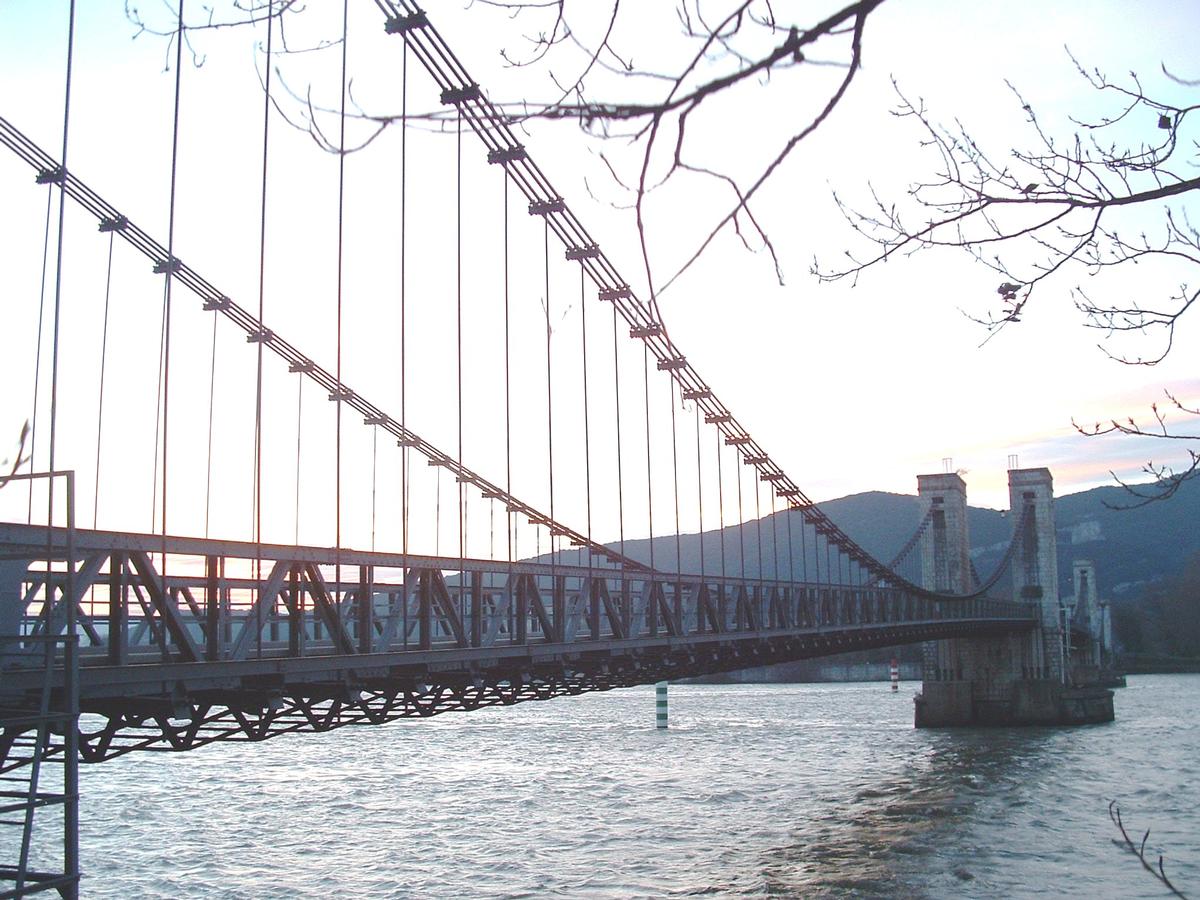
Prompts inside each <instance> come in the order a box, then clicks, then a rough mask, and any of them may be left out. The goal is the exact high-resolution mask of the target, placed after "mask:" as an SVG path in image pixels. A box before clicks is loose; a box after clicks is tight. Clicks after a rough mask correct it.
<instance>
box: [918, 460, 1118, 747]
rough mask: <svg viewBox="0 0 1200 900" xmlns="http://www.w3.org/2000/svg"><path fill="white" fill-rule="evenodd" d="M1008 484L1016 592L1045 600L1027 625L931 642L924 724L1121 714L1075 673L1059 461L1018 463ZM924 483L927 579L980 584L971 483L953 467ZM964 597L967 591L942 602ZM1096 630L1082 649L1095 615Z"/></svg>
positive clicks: (933, 584)
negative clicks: (1054, 467) (1064, 583)
mask: <svg viewBox="0 0 1200 900" xmlns="http://www.w3.org/2000/svg"><path fill="white" fill-rule="evenodd" d="M1008 485H1009V509H1010V510H1011V511H1010V513H1009V518H1010V520H1011V521H1012V526H1013V539H1012V544H1011V547H1010V550H1009V553H1010V558H1009V565H1010V568H1011V572H1012V590H1013V598H1014V599H1015V600H1016V601H1017V602H1020V603H1024V604H1028V605H1030V606H1033V607H1034V608H1035V609H1036V611H1037V613H1038V615H1037V616H1035V624H1034V626H1033V627H1032V628H1031V629H1030V630H1028V631H1026V632H1023V633H1009V634H1004V635H997V636H980V637H959V638H952V639H948V640H940V641H930V642H928V643H926V644H925V646H924V662H923V669H924V671H923V684H922V689H921V694H920V695H918V697H917V698H916V710H915V721H916V726H917V727H918V728H931V727H941V726H949V725H1081V724H1088V723H1094V722H1110V721H1112V719H1113V704H1112V697H1113V695H1112V691H1109V690H1106V689H1104V688H1100V687H1095V686H1081V685H1078V684H1076V683H1074V681H1073V679H1072V666H1071V660H1072V659H1073V658H1076V657H1073V655H1072V652H1071V648H1072V647H1073V646H1074V636H1075V631H1076V625H1077V623H1072V622H1071V620H1070V617H1069V616H1067V615H1065V610H1066V608H1065V607H1063V605H1062V604H1061V603H1060V602H1059V592H1058V561H1057V555H1056V554H1057V547H1056V541H1055V526H1054V487H1053V479H1052V478H1051V475H1050V471H1049V470H1048V469H1041V468H1039V469H1012V470H1010V471H1009V473H1008ZM917 493H918V496H919V499H920V501H921V505H922V512H923V514H924V515H926V516H928V518H929V522H928V526H927V528H926V530H925V533H924V534H923V535H922V538H921V548H920V549H921V579H922V586H923V587H925V588H927V589H930V590H934V591H938V592H939V593H953V594H961V595H971V594H973V593H974V592H976V591H977V590H978V585H977V584H976V580H975V575H974V573H973V570H972V568H971V559H970V546H971V545H970V540H969V535H968V528H967V488H966V483H965V482H964V481H963V479H962V478H961V477H960V476H958V475H957V474H953V473H945V474H937V475H920V476H918V477H917ZM1093 581H1094V577H1093ZM955 602H963V601H954V600H943V601H940V604H941V605H947V604H952V603H955ZM1078 630H1079V631H1083V630H1084V629H1078ZM1087 630H1088V634H1087V635H1086V636H1085V637H1084V639H1083V641H1082V647H1081V649H1083V650H1085V651H1086V652H1088V653H1091V652H1092V645H1093V641H1092V640H1090V639H1089V638H1090V637H1091V634H1090V630H1091V626H1090V623H1089V626H1088V629H1087Z"/></svg>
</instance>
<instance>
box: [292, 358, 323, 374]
mask: <svg viewBox="0 0 1200 900" xmlns="http://www.w3.org/2000/svg"><path fill="white" fill-rule="evenodd" d="M315 368H316V366H314V365H313V361H312V360H311V359H302V360H300V361H299V362H293V363H288V371H289V372H305V373H308V372H312V371H313V369H315Z"/></svg>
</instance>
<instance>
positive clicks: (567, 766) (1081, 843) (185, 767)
mask: <svg viewBox="0 0 1200 900" xmlns="http://www.w3.org/2000/svg"><path fill="white" fill-rule="evenodd" d="M917 687H918V685H916V684H914V683H905V684H903V685H902V686H901V690H900V692H899V693H898V694H892V693H891V692H890V691H889V690H888V686H887V685H886V684H883V683H870V684H820V685H772V686H755V685H729V686H698V685H680V686H672V688H671V696H670V699H671V722H672V727H671V729H670V730H669V731H667V732H658V731H655V729H654V728H653V721H654V696H653V689H652V688H638V689H629V690H624V691H612V692H609V693H604V694H589V695H585V696H581V697H575V698H563V699H558V700H553V701H549V702H545V703H524V704H520V705H518V706H515V707H511V708H507V709H489V710H481V711H479V712H474V713H468V714H454V713H452V714H447V715H444V716H438V717H436V718H434V719H430V720H425V721H409V722H404V723H393V724H390V725H385V726H382V727H375V728H347V729H342V730H340V731H337V732H333V733H330V734H326V735H293V736H285V737H281V738H278V739H274V740H270V741H268V742H266V743H264V744H259V745H248V744H227V745H215V746H210V747H206V748H203V749H201V750H198V751H194V752H191V753H185V754H161V755H160V754H154V755H151V754H132V755H130V756H126V757H122V758H120V759H118V760H114V761H112V762H108V763H103V764H100V765H94V766H85V767H83V770H82V790H83V805H82V817H83V825H82V835H81V840H82V843H83V862H84V867H85V876H86V877H85V882H84V896H90V897H121V898H125V897H172V898H174V897H238V898H241V897H245V898H258V897H294V896H307V897H316V896H324V897H356V898H357V897H363V898H366V897H371V898H374V897H381V898H392V897H522V896H526V897H528V896H560V897H576V896H580V897H589V896H590V897H633V896H655V897H657V896H676V895H683V896H690V895H697V894H704V895H712V896H718V897H720V896H762V895H768V894H770V895H780V896H803V897H844V896H849V897H958V896H964V897H1026V896H1034V895H1049V896H1062V897H1091V898H1098V897H1162V896H1167V894H1166V892H1165V891H1163V890H1162V889H1161V887H1160V886H1159V885H1158V884H1157V882H1155V881H1154V879H1153V878H1151V877H1150V875H1149V874H1147V873H1146V872H1144V871H1143V870H1142V869H1141V867H1140V864H1139V863H1138V862H1137V860H1136V859H1135V858H1134V857H1133V856H1131V855H1130V854H1129V853H1128V852H1126V851H1124V850H1122V849H1121V848H1119V847H1118V846H1116V845H1114V843H1113V839H1114V838H1115V837H1118V836H1119V835H1118V832H1117V831H1116V829H1115V828H1114V827H1113V826H1112V824H1111V823H1110V821H1109V818H1108V814H1107V806H1108V801H1109V800H1110V799H1114V798H1115V799H1117V800H1119V801H1120V804H1121V807H1122V810H1123V813H1124V816H1125V819H1126V822H1127V823H1128V824H1129V826H1130V831H1131V833H1132V832H1135V831H1136V832H1137V834H1138V838H1139V839H1140V834H1141V832H1142V831H1144V830H1145V829H1146V828H1150V829H1151V836H1150V841H1149V842H1148V845H1147V846H1148V847H1154V848H1161V850H1162V851H1163V852H1164V853H1165V855H1166V866H1167V874H1168V875H1169V876H1171V877H1172V879H1173V880H1174V881H1175V883H1176V885H1177V886H1178V887H1180V888H1181V889H1182V890H1184V891H1185V892H1189V891H1190V892H1191V893H1192V894H1193V895H1200V676H1188V675H1183V676H1138V677H1131V678H1130V679H1129V687H1128V688H1125V689H1123V690H1118V691H1117V694H1116V704H1117V706H1116V710H1117V721H1116V722H1115V723H1114V724H1110V725H1101V726H1091V727H1086V728H1077V729H1070V730H1068V729H1046V728H1030V729H1014V730H1006V731H1005V730H986V731H985V730H946V731H917V730H915V729H914V728H913V727H912V695H913V693H914V690H915V689H916V688H917ZM1156 852H1157V849H1156Z"/></svg>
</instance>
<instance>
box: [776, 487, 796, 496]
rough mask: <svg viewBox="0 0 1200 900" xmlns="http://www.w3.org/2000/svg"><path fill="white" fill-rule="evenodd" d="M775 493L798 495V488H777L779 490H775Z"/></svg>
mask: <svg viewBox="0 0 1200 900" xmlns="http://www.w3.org/2000/svg"><path fill="white" fill-rule="evenodd" d="M775 493H776V494H778V495H779V496H780V497H799V496H800V489H799V488H779V490H777V491H776V492H775Z"/></svg>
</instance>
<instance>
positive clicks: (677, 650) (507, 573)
mask: <svg viewBox="0 0 1200 900" xmlns="http://www.w3.org/2000/svg"><path fill="white" fill-rule="evenodd" d="M67 538H68V534H67V533H66V532H65V531H62V530H56V531H55V532H53V533H52V534H50V535H49V536H48V535H47V531H46V529H45V528H39V527H36V526H26V525H12V524H8V525H0V554H2V556H3V559H4V560H5V564H4V565H3V566H0V573H5V574H3V575H0V577H3V578H7V579H8V580H7V581H6V582H4V583H0V598H3V599H0V616H5V617H7V618H5V619H0V634H9V635H13V637H11V638H8V639H6V646H5V647H4V648H3V649H4V650H5V657H4V658H5V671H4V678H3V683H2V686H0V705H3V706H5V707H8V708H10V709H21V708H24V707H28V706H29V705H30V703H31V702H32V699H33V698H34V697H36V696H37V695H38V690H39V687H40V685H41V683H42V682H41V679H42V672H41V670H40V667H39V666H38V661H39V657H38V655H37V648H38V647H41V646H43V644H42V643H39V641H41V640H44V637H45V636H46V635H47V634H58V633H60V632H61V630H62V627H63V623H64V621H65V618H66V604H67V602H69V601H68V600H67V598H68V597H70V598H72V599H73V602H74V603H75V604H76V613H77V616H78V620H79V623H80V631H81V641H82V647H81V649H80V661H81V671H80V700H81V708H82V710H83V712H84V713H94V714H97V715H98V716H100V717H102V718H100V719H97V720H96V721H95V723H94V725H95V730H93V731H86V733H85V734H84V735H83V737H84V740H83V741H82V742H81V752H82V754H83V757H84V758H85V759H103V758H108V757H110V756H113V755H117V754H119V753H122V752H125V751H127V750H129V749H139V748H141V749H177V750H178V749H188V748H190V747H193V746H199V745H201V744H204V743H208V742H210V741H212V740H221V739H231V738H232V739H237V738H240V739H253V740H261V739H263V738H265V737H269V736H272V735H274V734H280V733H285V732H288V731H297V730H315V731H321V730H327V729H329V728H334V727H339V726H341V725H347V724H364V723H378V722H383V721H388V720H391V719H395V718H401V717H407V716H426V715H431V714H434V713H437V712H443V711H447V710H453V709H474V708H478V707H480V706H487V705H493V704H509V703H515V702H519V701H521V700H528V699H545V698H547V697H551V696H557V695H560V694H565V693H582V692H584V691H590V690H607V689H610V688H613V687H623V686H628V685H634V684H644V683H648V682H653V681H657V680H661V679H668V678H672V679H674V678H684V677H691V676H696V675H702V674H709V673H714V672H720V671H727V670H732V669H739V668H746V667H748V666H758V665H767V664H770V663H775V662H783V661H787V660H795V659H803V658H809V657H815V656H823V655H829V654H833V653H842V652H846V651H850V650H862V649H869V648H873V647H883V646H893V645H897V644H904V643H912V642H915V641H923V640H933V639H937V638H945V637H953V636H963V635H971V634H994V633H1001V632H1007V631H1013V630H1020V629H1027V628H1030V627H1032V625H1033V621H1034V620H1033V615H1032V609H1031V607H1029V606H1026V605H1023V604H1017V603H1012V602H1008V601H999V600H992V599H987V598H974V599H970V600H964V601H960V602H952V601H936V600H934V599H931V598H930V597H927V596H920V595H915V594H913V593H911V592H909V591H907V590H906V589H903V588H894V587H886V586H879V585H873V586H865V585H838V584H829V583H803V582H791V581H781V580H774V579H742V578H734V577H728V576H726V577H722V576H719V575H712V574H704V575H700V574H695V573H690V574H688V573H685V574H676V573H664V572H652V571H646V570H638V571H628V570H622V569H620V568H616V567H613V566H611V565H603V564H597V565H593V566H588V565H586V564H584V565H579V564H578V563H576V562H573V563H571V564H566V563H557V562H556V563H541V562H537V563H535V562H514V563H509V562H506V561H494V560H478V559H466V560H460V559H457V558H443V557H428V556H415V555H403V554H394V553H375V552H365V551H355V550H337V549H333V548H322V547H291V546H280V545H270V544H265V545H261V546H260V545H256V544H253V543H245V542H230V541H216V540H205V539H199V538H185V537H167V538H165V539H164V538H163V537H162V536H159V535H146V534H127V533H120V532H101V531H84V530H79V531H76V532H74V535H73V541H71V542H70V543H71V545H72V546H71V549H70V550H69V551H68V549H67V545H68V540H67ZM48 541H49V552H47V546H48ZM164 551H165V552H164ZM68 557H70V558H72V560H73V562H72V564H70V565H69V564H68ZM47 559H49V560H50V562H49V564H48V563H47ZM164 572H165V573H166V574H165V575H164ZM26 638H29V639H28V640H27V639H26ZM23 653H24V654H25V661H24V662H23V661H22V660H23V657H22V654H23ZM60 680H61V676H60ZM86 721H87V717H86V716H85V722H86ZM87 727H88V726H87V725H86V724H85V726H84V728H85V730H86V728H87Z"/></svg>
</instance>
